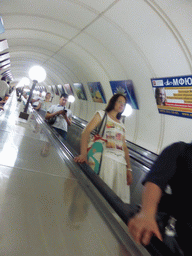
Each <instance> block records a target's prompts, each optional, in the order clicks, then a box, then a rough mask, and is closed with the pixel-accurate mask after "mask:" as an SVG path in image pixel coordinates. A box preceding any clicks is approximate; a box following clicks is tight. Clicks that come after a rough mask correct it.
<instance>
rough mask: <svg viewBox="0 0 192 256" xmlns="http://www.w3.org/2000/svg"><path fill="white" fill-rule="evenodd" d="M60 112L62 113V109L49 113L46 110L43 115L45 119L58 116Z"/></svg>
mask: <svg viewBox="0 0 192 256" xmlns="http://www.w3.org/2000/svg"><path fill="white" fill-rule="evenodd" d="M60 114H63V110H59V111H57V112H54V113H50V112H49V111H47V113H46V115H45V119H50V118H51V117H54V116H58V115H60Z"/></svg>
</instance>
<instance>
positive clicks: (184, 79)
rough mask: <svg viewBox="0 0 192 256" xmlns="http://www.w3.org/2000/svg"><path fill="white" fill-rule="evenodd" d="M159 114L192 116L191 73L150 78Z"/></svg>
mask: <svg viewBox="0 0 192 256" xmlns="http://www.w3.org/2000/svg"><path fill="white" fill-rule="evenodd" d="M151 83H152V87H153V90H154V95H155V99H156V104H157V108H158V111H159V113H160V114H167V115H174V116H180V117H187V118H192V75H189V76H177V77H164V78H152V79H151Z"/></svg>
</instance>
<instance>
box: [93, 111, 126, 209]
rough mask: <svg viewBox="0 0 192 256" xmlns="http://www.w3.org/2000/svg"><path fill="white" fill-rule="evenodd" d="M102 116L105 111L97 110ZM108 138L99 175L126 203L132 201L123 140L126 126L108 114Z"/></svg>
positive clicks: (106, 137) (106, 132)
mask: <svg viewBox="0 0 192 256" xmlns="http://www.w3.org/2000/svg"><path fill="white" fill-rule="evenodd" d="M97 112H98V113H99V114H100V116H101V118H103V116H104V113H105V112H104V111H103V110H100V111H97ZM103 137H104V138H105V139H107V143H106V145H105V148H104V151H103V157H102V163H101V168H100V173H99V176H100V177H101V178H102V179H103V180H104V181H105V183H106V184H107V185H108V186H109V187H110V188H111V189H112V190H113V191H114V192H115V193H116V194H117V196H119V197H120V198H121V200H122V201H123V202H124V203H128V204H129V203H130V186H128V185H127V170H126V161H125V152H124V150H123V141H124V138H125V126H124V124H123V123H122V122H120V123H118V122H115V121H114V120H113V119H111V118H110V117H109V115H107V122H106V127H105V132H104V136H103Z"/></svg>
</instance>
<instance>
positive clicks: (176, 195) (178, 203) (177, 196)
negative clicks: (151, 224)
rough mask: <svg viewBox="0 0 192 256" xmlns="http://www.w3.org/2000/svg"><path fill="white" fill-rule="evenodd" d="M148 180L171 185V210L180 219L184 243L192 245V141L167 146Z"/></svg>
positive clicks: (179, 227)
mask: <svg viewBox="0 0 192 256" xmlns="http://www.w3.org/2000/svg"><path fill="white" fill-rule="evenodd" d="M147 181H149V182H152V183H154V184H156V185H157V186H158V187H160V188H161V190H162V191H163V192H165V189H166V187H167V185H169V186H170V187H171V190H172V195H171V200H170V205H169V210H170V211H171V212H170V213H171V215H172V216H174V217H175V218H176V219H177V222H176V230H177V233H178V237H179V240H180V243H181V244H182V245H183V246H185V247H186V246H187V247H188V246H189V247H190V246H191V244H190V243H192V207H191V197H192V144H191V143H190V144H187V143H184V142H177V143H174V144H172V145H170V146H168V147H167V148H165V149H164V150H163V151H162V153H161V154H160V155H159V157H158V158H157V160H156V162H155V163H154V165H153V166H152V168H151V171H150V172H149V173H148V174H147V176H146V177H145V179H144V181H143V184H145V183H146V182H147ZM191 251H192V249H191ZM191 255H192V253H191Z"/></svg>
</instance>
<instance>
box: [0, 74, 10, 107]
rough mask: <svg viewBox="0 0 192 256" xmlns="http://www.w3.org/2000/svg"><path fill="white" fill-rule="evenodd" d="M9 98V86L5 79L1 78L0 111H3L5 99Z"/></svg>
mask: <svg viewBox="0 0 192 256" xmlns="http://www.w3.org/2000/svg"><path fill="white" fill-rule="evenodd" d="M8 97H9V86H8V84H7V83H6V78H5V77H2V78H1V80H0V109H2V110H3V106H4V105H5V103H6V101H7V99H8Z"/></svg>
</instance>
